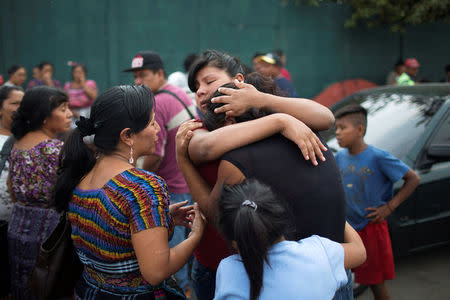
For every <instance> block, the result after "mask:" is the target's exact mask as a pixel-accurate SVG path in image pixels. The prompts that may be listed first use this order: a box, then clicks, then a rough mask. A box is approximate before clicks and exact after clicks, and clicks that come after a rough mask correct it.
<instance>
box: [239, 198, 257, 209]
mask: <svg viewBox="0 0 450 300" xmlns="http://www.w3.org/2000/svg"><path fill="white" fill-rule="evenodd" d="M241 206H248V207H251V208H253V209H254V210H256V209H257V208H258V205H256V203H255V202H253V201H250V200H244V202H242V204H241Z"/></svg>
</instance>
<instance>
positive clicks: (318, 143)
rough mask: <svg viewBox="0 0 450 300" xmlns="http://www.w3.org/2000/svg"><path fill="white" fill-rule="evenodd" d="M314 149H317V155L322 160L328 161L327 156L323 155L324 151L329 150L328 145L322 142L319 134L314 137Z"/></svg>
mask: <svg viewBox="0 0 450 300" xmlns="http://www.w3.org/2000/svg"><path fill="white" fill-rule="evenodd" d="M314 142H315V144H314V149H315V151H316V155H317V157H318V158H319V159H320V160H321V161H326V158H325V156H324V155H323V153H322V151H327V150H326V149H327V148H326V147H325V146H324V145H323V144H322V142H321V141H320V140H319V138H318V137H317V136H315V138H314Z"/></svg>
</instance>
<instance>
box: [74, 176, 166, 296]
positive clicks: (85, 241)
mask: <svg viewBox="0 0 450 300" xmlns="http://www.w3.org/2000/svg"><path fill="white" fill-rule="evenodd" d="M69 220H70V222H71V224H72V239H73V241H74V245H75V248H76V249H77V253H78V256H79V257H80V260H81V261H82V262H83V264H84V265H85V269H84V272H83V278H84V280H86V281H87V282H88V283H89V284H92V285H94V286H96V287H98V288H100V289H104V290H106V291H109V292H114V293H119V294H127V293H133V294H134V293H140V292H143V293H145V292H147V291H151V290H153V291H154V292H155V294H157V293H163V292H164V291H162V289H161V288H160V289H158V287H152V286H151V285H150V284H149V283H147V282H146V281H145V279H144V278H143V277H142V275H141V273H140V270H139V265H138V262H137V259H136V255H135V252H134V249H133V245H132V244H131V235H132V234H134V233H137V232H139V231H142V230H145V229H149V228H153V227H158V226H161V227H166V228H167V229H168V232H169V238H170V236H171V235H172V233H173V221H172V218H171V216H170V214H169V194H168V191H167V185H166V183H165V181H164V179H162V178H161V177H159V176H157V175H155V174H153V173H151V172H148V171H145V170H142V169H138V168H133V169H129V170H126V171H124V172H122V173H120V174H118V175H116V176H114V177H113V178H112V179H110V180H109V181H108V182H107V183H106V184H105V185H104V186H103V187H102V188H100V189H93V190H82V189H80V188H78V187H77V188H75V190H74V192H73V196H72V200H71V202H70V203H69Z"/></svg>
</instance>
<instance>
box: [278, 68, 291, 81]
mask: <svg viewBox="0 0 450 300" xmlns="http://www.w3.org/2000/svg"><path fill="white" fill-rule="evenodd" d="M280 73H281V76H283V77H284V78H286V79H287V80H289V81H292V78H291V74H289V71H288V70H286V69H285V68H281V71H280Z"/></svg>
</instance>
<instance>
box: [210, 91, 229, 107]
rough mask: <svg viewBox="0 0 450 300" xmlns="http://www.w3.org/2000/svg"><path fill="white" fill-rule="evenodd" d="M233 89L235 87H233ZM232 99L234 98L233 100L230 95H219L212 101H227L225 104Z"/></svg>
mask: <svg viewBox="0 0 450 300" xmlns="http://www.w3.org/2000/svg"><path fill="white" fill-rule="evenodd" d="M231 90H233V89H231ZM233 91H235V90H233ZM231 101H232V100H231V97H230V96H219V97H214V98H212V99H211V102H212V103H225V104H227V103H230V102H231Z"/></svg>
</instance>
